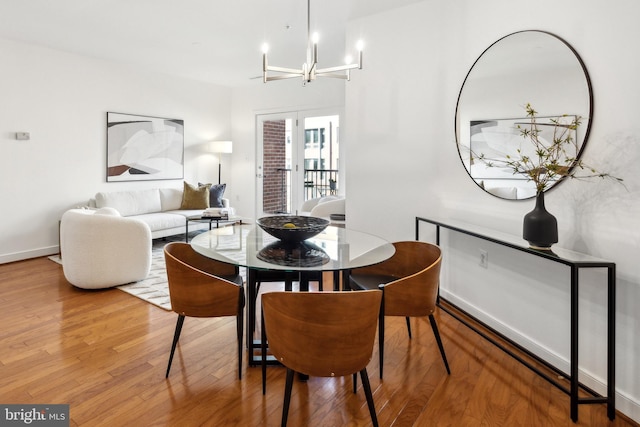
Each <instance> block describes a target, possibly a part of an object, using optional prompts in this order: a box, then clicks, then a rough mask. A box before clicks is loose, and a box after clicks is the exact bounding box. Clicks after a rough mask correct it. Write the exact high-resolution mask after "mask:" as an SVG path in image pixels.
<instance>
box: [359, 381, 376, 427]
mask: <svg viewBox="0 0 640 427" xmlns="http://www.w3.org/2000/svg"><path fill="white" fill-rule="evenodd" d="M360 378H361V379H362V388H363V389H364V395H365V396H366V397H367V406H368V407H369V413H370V414H371V422H372V423H373V427H378V417H377V416H376V407H375V405H374V404H373V394H372V393H371V384H369V375H367V368H364V369H363V370H361V371H360Z"/></svg>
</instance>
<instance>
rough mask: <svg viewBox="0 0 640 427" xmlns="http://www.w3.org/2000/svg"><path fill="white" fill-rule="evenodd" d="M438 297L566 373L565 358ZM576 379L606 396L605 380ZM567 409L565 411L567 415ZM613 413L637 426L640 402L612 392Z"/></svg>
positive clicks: (463, 304) (587, 375)
mask: <svg viewBox="0 0 640 427" xmlns="http://www.w3.org/2000/svg"><path fill="white" fill-rule="evenodd" d="M440 295H441V296H442V297H443V298H445V299H447V300H448V301H450V302H451V303H453V304H455V305H457V306H458V307H460V308H461V309H462V310H464V311H466V312H467V313H469V314H470V315H472V316H473V317H475V318H477V319H478V320H480V321H482V322H484V323H486V324H487V325H489V326H491V327H492V328H493V329H495V330H496V331H498V332H500V333H501V334H503V335H504V336H506V337H508V338H510V339H512V340H513V341H515V342H517V343H518V344H520V345H521V346H523V347H524V348H526V349H527V350H529V351H531V352H532V353H534V354H536V355H537V356H538V357H540V358H542V359H543V360H545V361H547V362H548V363H550V364H551V365H553V366H555V367H556V368H558V369H560V370H561V371H563V372H569V370H570V367H569V360H568V358H567V357H564V356H562V355H560V354H557V353H556V352H553V351H551V350H550V349H548V348H546V347H544V346H543V345H541V344H540V343H538V342H536V341H534V340H532V339H531V338H530V337H528V336H526V335H524V334H522V333H520V332H519V331H517V330H515V329H513V328H511V327H509V326H508V325H506V324H505V323H503V322H500V321H499V320H497V319H496V318H494V317H493V316H491V315H490V314H488V313H486V312H484V311H482V310H481V309H479V308H478V307H476V306H474V305H472V304H470V303H469V302H467V301H466V300H464V299H463V298H460V297H458V296H457V295H455V294H452V293H451V292H448V291H447V290H445V289H440ZM578 376H579V378H580V382H581V383H582V384H584V385H585V386H587V387H589V388H591V389H592V390H594V391H595V392H597V393H600V394H601V395H603V396H604V395H606V393H607V385H606V380H604V379H602V378H599V377H597V376H595V375H593V373H591V372H589V371H585V370H584V369H580V368H579V373H578ZM568 410H569V408H568V407H567V411H568ZM616 410H618V411H620V412H621V413H623V414H625V415H626V416H627V417H629V418H631V419H633V420H634V421H637V422H640V402H639V401H637V400H634V399H633V397H632V396H629V395H628V394H626V393H624V392H623V391H621V390H619V389H616Z"/></svg>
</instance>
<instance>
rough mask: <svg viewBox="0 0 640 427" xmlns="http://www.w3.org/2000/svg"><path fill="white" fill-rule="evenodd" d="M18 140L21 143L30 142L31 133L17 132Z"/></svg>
mask: <svg viewBox="0 0 640 427" xmlns="http://www.w3.org/2000/svg"><path fill="white" fill-rule="evenodd" d="M16 139H17V140H20V141H28V140H30V139H31V135H29V132H16Z"/></svg>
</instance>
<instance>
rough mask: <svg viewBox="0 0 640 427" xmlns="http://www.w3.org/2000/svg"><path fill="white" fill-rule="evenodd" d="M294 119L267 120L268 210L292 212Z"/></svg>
mask: <svg viewBox="0 0 640 427" xmlns="http://www.w3.org/2000/svg"><path fill="white" fill-rule="evenodd" d="M292 123H293V120H292V119H278V120H265V121H264V122H263V127H262V132H263V135H262V141H263V154H262V157H263V158H262V164H263V180H262V210H263V212H264V213H268V214H278V213H290V212H291V204H292V200H291V197H292V188H291V184H292V181H291V179H292V176H291V168H292V163H293V162H292V147H291V138H292Z"/></svg>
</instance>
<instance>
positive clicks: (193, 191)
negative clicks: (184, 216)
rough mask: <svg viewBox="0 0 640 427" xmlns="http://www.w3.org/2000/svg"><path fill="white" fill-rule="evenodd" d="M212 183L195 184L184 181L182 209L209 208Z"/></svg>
mask: <svg viewBox="0 0 640 427" xmlns="http://www.w3.org/2000/svg"><path fill="white" fill-rule="evenodd" d="M209 187H210V184H205V185H198V187H197V188H196V187H195V186H193V185H191V184H189V183H188V182H186V181H185V182H184V191H183V193H182V205H180V209H207V208H208V207H209Z"/></svg>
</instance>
